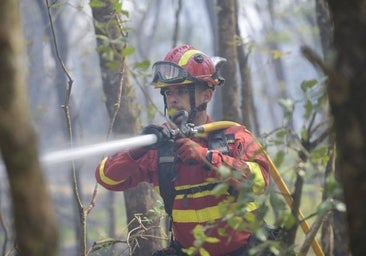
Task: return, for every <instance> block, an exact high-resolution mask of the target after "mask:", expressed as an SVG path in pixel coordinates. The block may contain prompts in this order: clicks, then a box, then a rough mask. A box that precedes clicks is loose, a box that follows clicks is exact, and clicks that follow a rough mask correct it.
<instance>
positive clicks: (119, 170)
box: [95, 150, 157, 191]
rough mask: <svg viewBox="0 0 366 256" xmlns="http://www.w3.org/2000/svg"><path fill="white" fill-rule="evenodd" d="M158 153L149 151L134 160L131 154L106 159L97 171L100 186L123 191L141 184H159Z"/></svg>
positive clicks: (126, 153)
mask: <svg viewBox="0 0 366 256" xmlns="http://www.w3.org/2000/svg"><path fill="white" fill-rule="evenodd" d="M156 174H157V151H156V150H149V151H147V152H146V153H145V154H144V155H143V156H141V157H140V158H139V159H137V160H134V159H133V158H132V157H131V155H130V153H129V152H122V153H118V154H115V155H113V156H109V157H106V158H104V159H103V160H102V161H101V162H100V163H99V165H98V166H97V169H96V171H95V177H96V180H97V182H98V183H99V184H101V185H102V186H103V187H105V188H107V189H109V190H115V191H123V190H126V189H128V188H132V187H135V186H137V184H138V183H140V182H149V183H153V184H154V185H155V184H157V175H156Z"/></svg>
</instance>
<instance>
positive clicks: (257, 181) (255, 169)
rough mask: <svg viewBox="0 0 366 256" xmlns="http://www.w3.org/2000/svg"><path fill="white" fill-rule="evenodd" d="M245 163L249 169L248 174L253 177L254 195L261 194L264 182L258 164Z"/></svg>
mask: <svg viewBox="0 0 366 256" xmlns="http://www.w3.org/2000/svg"><path fill="white" fill-rule="evenodd" d="M246 163H247V165H248V166H249V168H250V172H251V173H252V174H253V175H254V186H253V192H254V193H256V194H261V193H263V190H264V187H265V181H264V177H263V175H262V171H261V168H260V166H259V164H258V163H254V162H246Z"/></svg>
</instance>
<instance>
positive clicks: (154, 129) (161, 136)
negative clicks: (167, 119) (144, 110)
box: [142, 124, 171, 149]
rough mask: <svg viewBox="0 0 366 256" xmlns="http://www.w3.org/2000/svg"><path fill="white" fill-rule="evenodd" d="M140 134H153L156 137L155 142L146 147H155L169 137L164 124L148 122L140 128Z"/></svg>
mask: <svg viewBox="0 0 366 256" xmlns="http://www.w3.org/2000/svg"><path fill="white" fill-rule="evenodd" d="M142 134H155V135H156V137H157V141H156V143H154V144H153V145H150V146H147V148H148V149H157V148H159V147H161V146H162V145H163V144H164V143H165V142H167V141H168V140H169V139H170V138H171V134H170V132H169V130H168V128H166V127H164V126H159V125H154V124H149V125H148V126H145V127H144V128H143V129H142Z"/></svg>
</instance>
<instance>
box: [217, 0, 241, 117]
mask: <svg viewBox="0 0 366 256" xmlns="http://www.w3.org/2000/svg"><path fill="white" fill-rule="evenodd" d="M235 1H236V0H221V1H217V9H218V10H219V11H218V24H219V26H218V29H219V56H221V57H224V58H226V59H227V62H226V63H225V65H224V66H223V68H222V74H223V77H225V85H224V87H225V88H224V89H223V90H221V92H222V99H221V100H222V102H223V106H222V107H223V119H224V120H230V121H236V122H239V123H241V121H242V120H241V116H240V106H239V98H238V92H239V90H238V79H237V67H238V63H237V58H238V56H237V51H236V31H235V28H236V25H235V24H236V22H237V21H236V18H235V17H236V9H235V6H236V5H235Z"/></svg>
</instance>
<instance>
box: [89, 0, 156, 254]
mask: <svg viewBox="0 0 366 256" xmlns="http://www.w3.org/2000/svg"><path fill="white" fill-rule="evenodd" d="M104 3H105V6H104V7H100V8H95V7H93V8H92V11H93V17H94V19H95V20H96V22H97V23H98V24H97V25H96V26H95V28H96V35H103V36H105V37H108V38H109V39H116V38H121V37H125V38H126V36H125V35H124V34H123V27H121V22H120V21H119V20H118V19H119V18H121V17H118V15H119V14H117V13H115V12H114V11H113V10H114V9H113V3H114V1H112V0H108V1H105V2H104ZM100 27H103V29H100ZM97 45H98V47H101V46H104V47H105V46H108V47H110V50H111V51H113V59H106V58H105V57H104V56H105V55H104V54H103V52H100V54H99V56H100V63H101V70H102V80H103V89H104V92H105V95H106V106H107V110H108V113H109V116H110V118H111V129H112V131H113V132H114V133H115V134H126V135H131V134H134V133H136V132H139V129H140V127H141V125H140V119H139V111H138V109H139V108H138V106H137V100H136V95H135V90H134V87H133V86H132V85H131V83H130V81H129V79H128V75H127V72H126V66H127V63H126V59H125V58H124V57H121V56H122V50H123V48H124V47H125V45H121V44H120V45H117V44H109V45H106V42H105V41H102V40H100V39H99V40H97ZM112 63H119V64H118V67H115V68H111V64H112ZM124 197H125V206H126V215H127V223H130V222H131V221H132V220H133V219H134V217H135V214H146V213H147V212H148V211H149V210H150V209H151V208H152V204H153V202H155V201H156V199H157V195H156V193H155V190H154V189H153V188H152V187H151V186H148V185H140V186H138V187H137V188H135V189H130V190H128V191H125V192H124ZM113 209H114V208H113V207H111V211H110V212H111V216H112V217H113V216H114V214H113ZM111 221H113V222H114V220H111ZM136 224H138V223H136V222H132V225H130V226H129V231H131V230H134V229H135V228H136ZM112 225H113V223H112ZM152 225H158V223H152ZM111 230H112V231H113V229H111ZM152 232H154V231H152ZM156 232H157V231H156ZM110 235H112V236H114V235H115V234H110ZM152 235H155V236H158V235H157V234H152ZM138 243H139V246H138V247H136V248H135V251H134V255H151V254H152V252H153V251H156V250H158V249H159V248H160V247H161V242H160V241H156V240H153V239H140V240H139V241H138Z"/></svg>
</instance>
